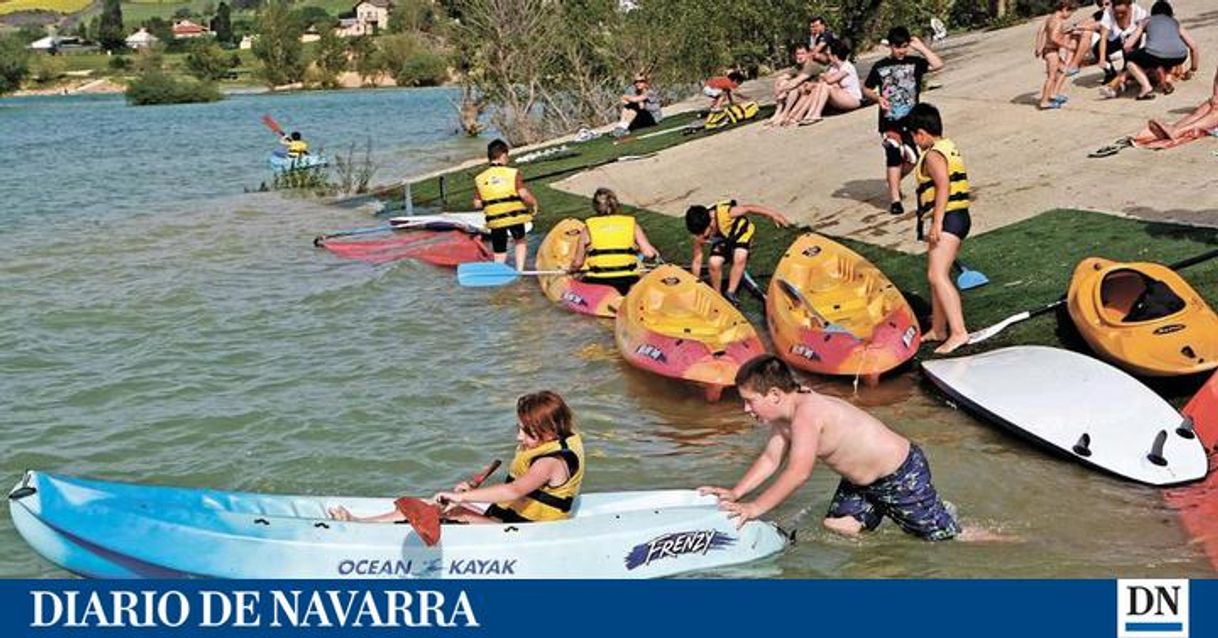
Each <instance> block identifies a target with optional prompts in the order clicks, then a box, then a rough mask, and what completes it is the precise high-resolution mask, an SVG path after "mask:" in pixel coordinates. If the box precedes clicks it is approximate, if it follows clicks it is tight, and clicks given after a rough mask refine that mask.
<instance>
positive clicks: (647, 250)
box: [581, 224, 660, 259]
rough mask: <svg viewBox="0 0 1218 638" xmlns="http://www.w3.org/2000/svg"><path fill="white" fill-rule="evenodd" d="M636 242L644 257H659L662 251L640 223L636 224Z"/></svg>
mask: <svg viewBox="0 0 1218 638" xmlns="http://www.w3.org/2000/svg"><path fill="white" fill-rule="evenodd" d="M634 243H635V245H636V246H638V247H639V252H641V253H643V257H645V258H647V259H658V258H659V257H660V251H658V250H656V247H655V246H653V245H652V244H651V240H650V239H648V238H647V233H645V232H643V227H642V226H639V225H638V224H635V225H634ZM581 247H582V245H581Z"/></svg>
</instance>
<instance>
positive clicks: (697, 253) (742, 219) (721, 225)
mask: <svg viewBox="0 0 1218 638" xmlns="http://www.w3.org/2000/svg"><path fill="white" fill-rule="evenodd" d="M749 215H761V216H762V217H766V218H769V219H770V221H773V222H774V225H776V226H778V227H779V228H781V227H783V226H790V225H791V220H789V219H787V217H786V216H785V215H783V214H782V213H780V212H777V211H774V210H770V209H769V208H766V207H764V206H758V205H756V204H737V203H736V200H734V199H726V200H722V201H718V202H715V203H714V204H711V205H710V206H690V207H689V208H688V209H687V210H686V211H685V228H686V229H687V230H688V231H689V233H690V234H691V235H693V237H694V245H693V253H694V255H693V263H692V264H690V267H689V271H690V272H691V273H693V274H694V276H695V277H701V276H702V249H703V247H704V246H705V245H706V244H708V243H709V244H710V258H709V259H708V260H707V263H708V264H709V265H710V278H711V287H713V288H714V289H715V292H723V264H724V262H726V261H727V259H728V258H731V260H732V270H731V274H729V275H728V279H727V291H726V292H723V296H724V297H726V298H727V300H728V301H730V302H732V304H734V305H739V303H740V302H739V301H738V300H737V299H736V290H737V289H738V288H740V280H741V279H743V278H744V269H745V266H746V265H748V260H749V249H750V248H751V247H752V244H753V234H754V233H755V232H756V231H757V227H756V225H755V224H753V222H752V220H750V219H749V218H748V216H749Z"/></svg>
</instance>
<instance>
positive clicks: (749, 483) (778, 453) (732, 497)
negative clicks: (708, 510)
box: [698, 432, 787, 502]
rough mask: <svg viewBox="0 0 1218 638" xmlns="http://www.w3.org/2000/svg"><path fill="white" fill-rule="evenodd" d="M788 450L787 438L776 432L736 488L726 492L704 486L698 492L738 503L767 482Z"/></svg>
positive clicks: (721, 489) (719, 488) (718, 488)
mask: <svg viewBox="0 0 1218 638" xmlns="http://www.w3.org/2000/svg"><path fill="white" fill-rule="evenodd" d="M786 450H787V437H785V436H783V435H782V434H779V433H778V432H774V433H773V434H771V435H770V440H769V441H767V442H766V444H765V449H764V450H762V451H761V454H760V455H758V456H757V458H756V460H754V461H753V464H752V465H751V466H749V469H748V471H747V472H745V473H744V476H742V477H740V480H739V481H737V482H736V486H735V487H733V488H732V489H730V490H725V489H723V488H721V487H713V486H710V485H704V486H702V487H699V488H698V491H699V492H701V493H703V494H714V495H715V496H717V497H719V500H722V501H729V502H730V501H738V500H740V499H742V498H744V497H745V496H746V495H748V493H749V492H752V491H753V490H754V489H757V486H758V485H761V484H762V483H764V482H765V480H766V479H768V478H770V475H771V474H773V473H774V470H777V469H778V466H780V465H782V456H783V453H784V452H786Z"/></svg>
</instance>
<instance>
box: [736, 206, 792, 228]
mask: <svg viewBox="0 0 1218 638" xmlns="http://www.w3.org/2000/svg"><path fill="white" fill-rule="evenodd" d="M730 214H731V216H732V218H733V219H735V218H737V217H744V216H745V215H761V216H762V217H766V218H768V219H769V220H770V221H772V222H774V225H776V226H778V227H779V228H782V227H783V226H790V225H791V220H789V219H787V217H786V215H783V214H782V213H780V212H778V211H776V210H771V209H769V208H766V207H765V206H760V205H758V204H737V205H736V206H734V207H732V212H731V213H730Z"/></svg>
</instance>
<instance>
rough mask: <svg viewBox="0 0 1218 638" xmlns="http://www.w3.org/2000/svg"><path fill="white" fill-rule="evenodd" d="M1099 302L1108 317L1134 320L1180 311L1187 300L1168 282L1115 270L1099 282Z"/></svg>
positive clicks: (1130, 321) (1168, 314)
mask: <svg viewBox="0 0 1218 638" xmlns="http://www.w3.org/2000/svg"><path fill="white" fill-rule="evenodd" d="M1100 302H1101V303H1102V304H1103V306H1104V307H1103V310H1104V312H1105V313H1106V314H1107V315H1108V316H1109V319H1111V320H1114V321H1122V322H1125V323H1134V322H1140V321H1151V320H1154V319H1161V318H1163V317H1167V316H1170V315H1173V314H1175V313H1177V312H1180V311H1181V310H1183V309H1184V306H1185V302H1184V300H1183V299H1181V298H1180V296H1179V295H1177V294H1176V293H1175V292H1173V291H1172V289H1171V288H1170V287H1169V286H1168V285H1167V284H1165V283H1163V282H1161V281H1159V280H1157V279H1151V278H1150V277H1147V276H1146V275H1144V274H1142V273H1140V272H1137V271H1135V270H1116V271H1113V272H1111V273H1109V274H1108V275H1106V276H1105V277H1104V281H1103V283H1102V284H1101V285H1100Z"/></svg>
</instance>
